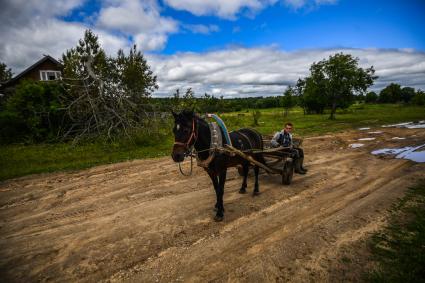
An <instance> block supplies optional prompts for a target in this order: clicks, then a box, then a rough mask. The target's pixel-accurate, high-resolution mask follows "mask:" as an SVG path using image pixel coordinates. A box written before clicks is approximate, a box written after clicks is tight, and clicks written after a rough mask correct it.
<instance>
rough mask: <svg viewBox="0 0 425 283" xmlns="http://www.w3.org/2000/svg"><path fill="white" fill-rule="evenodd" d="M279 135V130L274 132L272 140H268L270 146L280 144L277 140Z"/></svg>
mask: <svg viewBox="0 0 425 283" xmlns="http://www.w3.org/2000/svg"><path fill="white" fill-rule="evenodd" d="M279 136H280V133H279V132H277V133H276V134H274V136H273V138H272V140H271V141H270V144H271V145H272V147H279V146H280V144H279V142H278V139H279Z"/></svg>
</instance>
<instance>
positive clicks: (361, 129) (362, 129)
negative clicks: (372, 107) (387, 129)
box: [359, 127, 370, 131]
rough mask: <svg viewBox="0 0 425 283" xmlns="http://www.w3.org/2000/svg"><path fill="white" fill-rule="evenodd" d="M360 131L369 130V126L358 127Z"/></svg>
mask: <svg viewBox="0 0 425 283" xmlns="http://www.w3.org/2000/svg"><path fill="white" fill-rule="evenodd" d="M359 130H360V131H365V130H370V128H367V127H366V128H359Z"/></svg>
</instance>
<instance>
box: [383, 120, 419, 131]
mask: <svg viewBox="0 0 425 283" xmlns="http://www.w3.org/2000/svg"><path fill="white" fill-rule="evenodd" d="M381 127H382V128H408V129H425V120H421V121H418V122H405V123H399V124H392V125H382V126H381Z"/></svg>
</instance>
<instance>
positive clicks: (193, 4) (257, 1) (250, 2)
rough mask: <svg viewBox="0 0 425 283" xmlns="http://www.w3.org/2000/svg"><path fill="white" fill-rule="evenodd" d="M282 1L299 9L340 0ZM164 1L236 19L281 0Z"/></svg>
mask: <svg viewBox="0 0 425 283" xmlns="http://www.w3.org/2000/svg"><path fill="white" fill-rule="evenodd" d="M280 1H281V2H283V3H284V4H285V5H286V6H289V7H291V8H293V9H299V8H302V7H304V6H308V7H312V6H320V5H325V4H334V3H336V2H337V1H338V0H280ZM164 2H165V3H166V4H167V5H168V6H170V7H172V8H174V9H176V10H182V11H188V12H190V13H192V14H194V15H196V16H209V15H214V16H218V17H220V18H224V19H236V17H237V16H238V15H239V14H241V13H243V12H246V15H247V16H252V15H253V14H255V13H256V12H258V11H261V10H262V9H264V8H266V7H268V6H272V5H274V4H276V3H277V2H279V0H202V1H199V0H164Z"/></svg>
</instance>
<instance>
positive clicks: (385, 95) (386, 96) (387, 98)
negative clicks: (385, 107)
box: [379, 83, 402, 103]
mask: <svg viewBox="0 0 425 283" xmlns="http://www.w3.org/2000/svg"><path fill="white" fill-rule="evenodd" d="M401 94H402V91H401V86H400V85H399V84H395V83H392V84H389V85H388V86H386V87H385V88H384V89H382V90H381V92H380V93H379V102H381V103H397V102H400V101H402V98H401Z"/></svg>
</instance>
